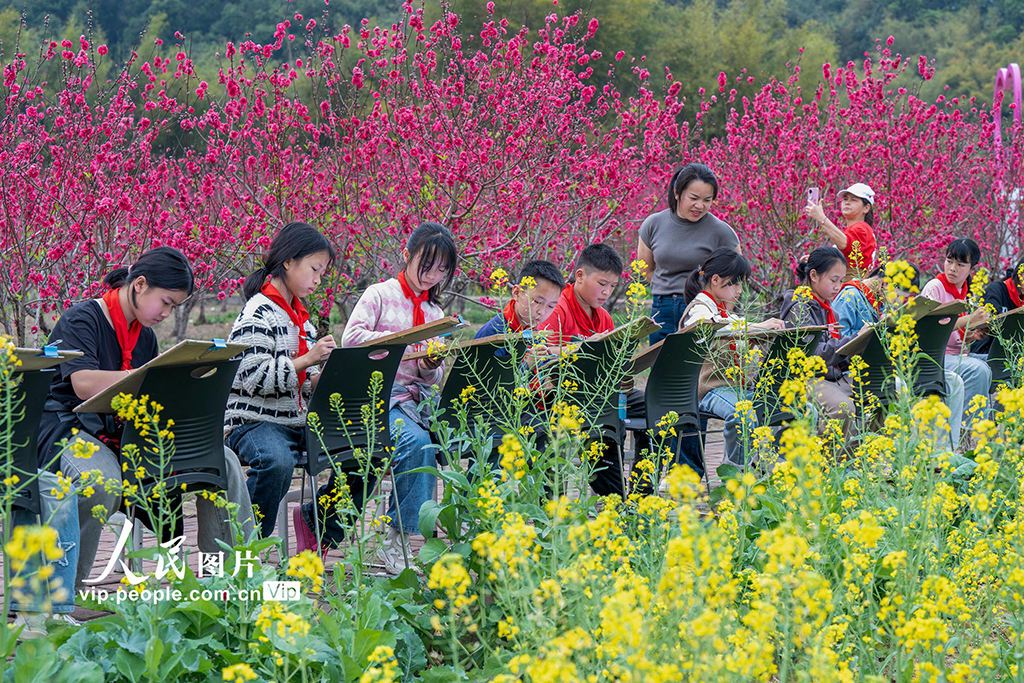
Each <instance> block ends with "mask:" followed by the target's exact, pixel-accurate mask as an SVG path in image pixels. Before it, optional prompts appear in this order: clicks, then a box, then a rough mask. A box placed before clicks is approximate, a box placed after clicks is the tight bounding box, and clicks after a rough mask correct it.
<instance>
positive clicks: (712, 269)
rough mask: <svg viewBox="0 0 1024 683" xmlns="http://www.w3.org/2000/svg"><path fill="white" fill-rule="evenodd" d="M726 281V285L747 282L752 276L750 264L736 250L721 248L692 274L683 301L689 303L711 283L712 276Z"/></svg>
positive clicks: (685, 288) (687, 279)
mask: <svg viewBox="0 0 1024 683" xmlns="http://www.w3.org/2000/svg"><path fill="white" fill-rule="evenodd" d="M714 275H717V276H718V277H720V278H722V279H723V280H725V284H727V285H731V284H733V283H734V282H740V281H742V280H746V279H747V278H748V277H749V276H750V262H749V261H747V259H746V258H744V257H743V254H741V253H739V252H738V251H736V250H735V249H730V248H728V247H720V248H718V249H715V250H714V251H713V252H711V256H708V260H707V261H705V262H704V265H702V266H701V267H700V268H698V269H696V270H694V271H693V272H692V273H690V276H689V277H688V278H686V285H685V286H684V287H683V299H684V300H685V301H686V302H687V303H689V302H690V301H693V298H694V297H695V296H697V295H698V294H700V292H701V290H702V289H704V288H705V287H707V285H708V283H709V282H711V278H712V276H714Z"/></svg>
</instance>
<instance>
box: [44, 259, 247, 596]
mask: <svg viewBox="0 0 1024 683" xmlns="http://www.w3.org/2000/svg"><path fill="white" fill-rule="evenodd" d="M104 283H105V284H106V285H107V286H108V287H109V288H110V289H109V290H108V291H107V292H106V293H105V294H104V295H103V296H102V297H100V298H99V299H91V300H89V301H84V302H82V303H80V304H76V305H75V306H72V307H71V308H69V309H68V310H66V311H65V312H64V314H63V315H61V317H60V319H59V320H58V321H57V324H56V325H55V326H54V328H53V332H51V333H50V339H51V340H53V343H54V344H56V345H57V347H58V348H60V349H66V350H78V351H82V356H80V357H78V358H73V359H71V360H69V361H67V362H65V363H61V364H60V365H58V366H56V368H55V372H56V374H55V375H54V378H53V382H52V383H51V384H50V392H49V396H48V397H47V399H46V404H45V406H44V410H43V415H42V418H41V420H40V425H39V441H38V444H39V458H40V463H41V464H43V465H45V464H46V463H49V462H51V461H55V462H54V465H53V467H52V469H53V471H56V470H57V469H58V468H59V469H60V470H61V471H62V472H63V473H64V474H65V475H66V476H68V477H70V478H71V481H72V483H73V484H74V485H75V486H76V488H77V486H78V482H79V481H80V479H81V477H82V473H83V472H86V471H91V470H99V473H100V474H101V475H102V476H103V478H104V479H113V480H115V481H120V480H121V472H122V469H121V461H120V439H121V432H122V426H121V425H119V424H118V423H117V421H116V420H115V418H114V416H113V415H109V414H98V413H75V412H73V411H74V409H75V407H76V406H78V405H79V404H81V403H83V402H84V401H86V400H88V399H90V398H92V397H93V396H95V395H96V394H98V393H100V392H101V391H103V390H104V389H106V388H107V387H109V386H111V385H112V384H114V383H116V382H118V381H120V380H122V379H124V378H125V376H127V375H130V374H131V373H132V372H135V369H136V368H139V367H141V366H142V365H144V364H146V363H148V362H149V361H151V360H153V359H154V358H156V356H157V355H158V349H157V340H156V334H155V333H154V332H153V329H152V328H153V327H154V326H156V325H159V324H160V323H161V322H163V321H164V320H166V319H167V317H168V316H169V315H171V312H172V311H173V310H174V309H175V308H176V307H177V306H180V305H181V303H182V302H183V301H184V300H185V299H186V298H187V297H188V296H190V295H191V294H192V290H193V288H194V287H195V280H194V277H193V274H192V267H191V266H190V265H189V262H188V259H186V258H185V256H184V255H183V254H182V253H181V252H180V251H178V250H177V249H172V248H171V247H157V248H155V249H151V250H150V251H147V252H145V253H144V254H142V255H141V256H140V257H139V259H138V260H137V261H136V262H135V263H133V264H132V265H131V266H130V267H125V268H117V269H116V270H114V271H113V272H111V273H110V274H108V275H107V276H106V278H105V279H104ZM74 430H77V431H74ZM75 438H78V439H82V440H84V441H86V442H87V443H89V444H90V445H91V446H92V447H93V448H94V449H95V452H94V453H93V454H92V456H91V457H89V458H79V457H77V456H76V455H75V454H74V453H73V452H72V450H71V449H70V448H68V449H65V450H64V451H63V452H61V447H60V445H59V443H60V442H61V441H62V440H63V439H70V440H71V441H73V440H74V439H75ZM58 454H60V458H59V459H57V455H58ZM224 459H225V461H226V463H227V479H228V490H227V498H228V500H229V501H230V502H233V503H238V505H239V509H238V519H239V521H241V522H242V527H243V531H244V532H246V533H248V531H249V530H251V529H252V509H251V507H250V504H249V495H248V492H247V491H246V490H245V481H244V479H243V477H242V468H241V466H240V464H239V462H238V458H237V457H235V454H234V453H232V452H231V451H229V450H227V449H225V451H224ZM93 488H94V493H93V495H91V496H84V495H81V493H79V495H78V522H79V532H80V538H79V544H78V549H79V554H78V567H77V574H76V577H77V581H76V588H77V587H79V586H80V585H81V582H82V581H84V580H85V579H86V578H88V577H89V573H90V572H91V571H92V567H93V562H94V561H95V559H96V549H97V546H98V544H99V538H100V531H101V530H102V526H103V525H102V522H100V520H98V519H97V518H96V517H94V516H93V513H92V510H93V508H94V507H96V506H98V505H99V506H102V507H103V509H104V510H105V511H106V514H105V515H104V519H106V518H109V516H110V515H112V514H113V513H114V512H115V511H117V509H118V507H120V503H121V501H120V499H119V497H118V496H117V494H116V493H109V492H107V491H106V490H105V489H104V488H103V487H102V486H96V487H93ZM196 507H197V512H198V518H199V548H200V550H202V551H203V552H216V551H217V550H219V549H220V546H219V545H218V544H217V540H218V539H220V540H223V541H226V542H229V543H233V542H234V536H233V535H232V533H231V525H230V522H229V520H228V519H227V518H226V516H225V514H224V513H225V508H220V509H218V508H217V507H216V506H215V505H214V504H213V501H210V500H206V499H205V498H202V497H199V498H197V500H196ZM67 588H68V589H69V590H70V588H71V587H70V586H67Z"/></svg>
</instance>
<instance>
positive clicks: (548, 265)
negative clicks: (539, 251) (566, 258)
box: [519, 259, 565, 289]
mask: <svg viewBox="0 0 1024 683" xmlns="http://www.w3.org/2000/svg"><path fill="white" fill-rule="evenodd" d="M524 277H532V278H533V279H534V280H536V279H537V278H541V279H542V280H547V281H548V282H550V283H551V284H553V285H555V286H556V287H558V288H559V289H563V288H564V287H565V277H564V276H563V275H562V271H560V270H559V269H558V266H556V265H555V264H554V263H552V262H551V261H545V260H544V259H534V260H532V261H528V262H527V263H526V265H525V266H523V269H522V270H520V271H519V281H520V282H522V281H523V278H524Z"/></svg>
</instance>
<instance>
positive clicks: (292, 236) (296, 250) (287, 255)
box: [242, 222, 338, 301]
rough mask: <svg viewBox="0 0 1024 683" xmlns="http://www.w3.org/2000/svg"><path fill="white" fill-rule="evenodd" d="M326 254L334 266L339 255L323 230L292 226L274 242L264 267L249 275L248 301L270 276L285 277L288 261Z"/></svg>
mask: <svg viewBox="0 0 1024 683" xmlns="http://www.w3.org/2000/svg"><path fill="white" fill-rule="evenodd" d="M325 251H326V252H327V256H328V258H329V261H328V265H330V264H331V263H334V259H336V258H337V257H338V252H336V251H335V250H334V247H332V246H331V243H330V242H328V241H327V238H326V237H324V236H323V235H322V234H321V233H320V231H319V230H317V229H316V228H314V227H313V226H312V225H309V224H308V223H299V222H294V223H289V224H288V225H286V226H284V227H283V228H281V230H280V231H278V233H277V234H276V235H274V241H273V242H271V243H270V250H269V251H268V252H267V253H266V255H265V256H264V257H263V266H262V267H261V268H258V269H256V270H254V271H253V272H251V273H249V275H248V276H247V277H246V278H245V284H244V285H243V286H242V293H243V294H244V295H245V298H246V300H247V301H248V300H249V299H251V298H253V297H254V296H256V295H257V294H258V293H259V291H260V289H262V287H263V283H265V282H266V281H267V277H268V276H269V277H277V278H282V279H283V278H284V273H285V270H284V262H285V261H288V260H289V259H295V260H298V259H301V258H305V257H306V256H309V255H310V254H319V253H321V252H325Z"/></svg>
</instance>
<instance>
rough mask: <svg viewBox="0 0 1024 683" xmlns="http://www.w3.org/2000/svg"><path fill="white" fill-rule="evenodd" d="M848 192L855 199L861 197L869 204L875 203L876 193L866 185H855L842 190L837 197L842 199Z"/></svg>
mask: <svg viewBox="0 0 1024 683" xmlns="http://www.w3.org/2000/svg"><path fill="white" fill-rule="evenodd" d="M847 192H849V193H850V194H852V195H853V196H854V197H860V198H861V199H863V200H864V201H866V202H867V203H868V204H874V203H875V191H874V190H872V189H871V187H870V186H868V185H865V184H864V183H854V184H853V185H850V186H849V187H848V188H846V189H845V190H840V191H839V194H837V195H836V196H837V197H839V198H840V199H842V198H843V195H844V194H846V193H847Z"/></svg>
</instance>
